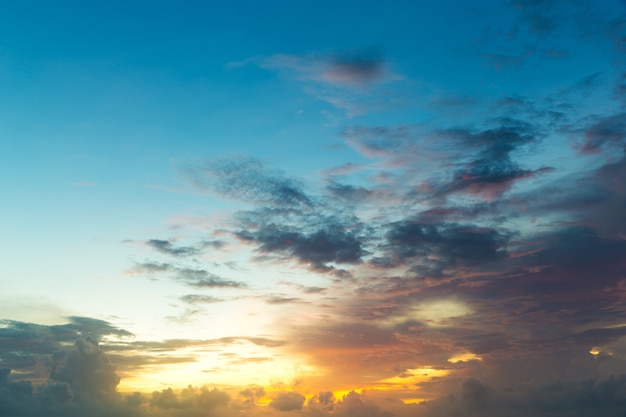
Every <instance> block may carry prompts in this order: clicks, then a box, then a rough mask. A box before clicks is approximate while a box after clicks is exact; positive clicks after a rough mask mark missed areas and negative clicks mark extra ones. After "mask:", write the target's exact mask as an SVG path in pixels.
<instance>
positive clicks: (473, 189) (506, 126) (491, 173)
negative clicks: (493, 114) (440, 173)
mask: <svg viewBox="0 0 626 417" xmlns="http://www.w3.org/2000/svg"><path fill="white" fill-rule="evenodd" d="M500 124H501V126H499V127H498V128H495V129H487V130H479V131H470V130H466V129H452V130H448V131H445V132H442V134H443V135H444V136H446V137H449V138H451V139H452V140H454V141H455V142H457V143H458V144H459V145H461V146H462V147H464V148H466V149H469V150H472V149H473V150H475V151H476V153H475V154H474V157H473V158H471V159H470V160H469V161H467V162H464V163H461V165H462V168H461V169H456V170H455V172H454V174H453V177H452V179H451V180H450V181H449V182H447V183H444V184H441V185H438V187H437V188H436V190H437V191H435V193H441V194H452V193H455V192H465V193H469V194H475V195H479V196H482V197H483V198H485V199H487V200H493V199H495V198H497V197H500V196H501V195H502V194H503V193H504V192H505V191H508V190H509V189H510V188H511V186H512V184H513V183H514V182H515V181H518V180H520V179H524V178H529V177H532V176H535V175H538V174H542V173H545V172H549V171H550V170H551V168H548V167H540V168H537V169H534V170H530V169H522V168H520V167H519V165H518V164H517V163H516V162H514V160H513V159H512V155H511V154H512V153H513V152H515V151H517V150H518V149H520V148H521V147H523V146H526V145H528V144H531V143H533V142H535V141H536V140H537V139H536V136H537V135H538V133H537V132H536V131H534V128H533V127H532V126H530V125H529V124H528V123H526V122H521V121H517V120H511V119H501V120H500Z"/></svg>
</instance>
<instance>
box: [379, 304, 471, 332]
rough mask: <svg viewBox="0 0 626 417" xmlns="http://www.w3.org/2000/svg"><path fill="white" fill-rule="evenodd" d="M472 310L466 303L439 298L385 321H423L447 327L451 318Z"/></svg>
mask: <svg viewBox="0 0 626 417" xmlns="http://www.w3.org/2000/svg"><path fill="white" fill-rule="evenodd" d="M471 313H472V310H471V309H470V308H469V307H467V306H466V305H465V304H463V303H461V302H459V301H455V300H437V301H428V302H425V303H419V304H416V305H414V306H413V308H411V309H410V310H409V311H408V312H407V313H406V314H404V315H401V316H395V317H391V318H389V319H387V320H386V321H385V323H386V324H388V325H397V324H401V323H406V322H407V321H412V320H417V321H421V322H423V323H425V324H427V325H429V326H431V327H446V326H450V325H451V324H452V323H451V322H450V320H452V319H456V318H459V317H463V316H466V315H468V314H471Z"/></svg>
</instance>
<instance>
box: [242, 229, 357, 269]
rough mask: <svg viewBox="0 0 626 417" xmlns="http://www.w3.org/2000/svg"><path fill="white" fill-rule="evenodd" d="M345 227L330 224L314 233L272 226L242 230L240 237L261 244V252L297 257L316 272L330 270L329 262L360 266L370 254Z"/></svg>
mask: <svg viewBox="0 0 626 417" xmlns="http://www.w3.org/2000/svg"><path fill="white" fill-rule="evenodd" d="M342 229H343V225H341V224H335V225H333V224H328V225H327V226H326V227H324V228H323V229H319V230H314V231H311V232H307V231H303V230H301V229H298V228H296V227H290V226H285V225H276V224H268V225H263V226H260V227H259V229H257V230H254V231H240V232H238V233H237V236H238V237H239V238H240V239H242V240H244V241H249V242H254V243H256V244H258V248H257V250H258V251H259V252H261V253H277V254H282V255H286V256H289V257H294V258H296V259H297V260H298V261H300V262H301V263H303V264H306V265H310V266H311V267H312V268H313V269H316V270H320V271H326V270H330V269H331V267H330V266H329V265H328V264H329V263H337V264H357V263H360V262H361V259H362V257H363V256H364V255H365V254H366V252H365V250H364V249H363V248H362V245H361V241H360V239H359V237H358V236H357V235H355V234H354V233H352V232H350V231H348V230H342Z"/></svg>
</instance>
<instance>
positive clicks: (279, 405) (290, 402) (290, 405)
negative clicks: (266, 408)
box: [270, 391, 305, 411]
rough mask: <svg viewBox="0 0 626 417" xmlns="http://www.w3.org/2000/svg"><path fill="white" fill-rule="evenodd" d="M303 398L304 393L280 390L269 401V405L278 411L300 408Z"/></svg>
mask: <svg viewBox="0 0 626 417" xmlns="http://www.w3.org/2000/svg"><path fill="white" fill-rule="evenodd" d="M304 399H305V398H304V395H302V394H299V393H297V392H292V391H289V392H281V393H279V394H278V395H277V396H276V397H275V398H274V399H273V400H272V401H271V402H270V407H272V408H274V409H276V410H278V411H294V410H301V409H302V405H303V404H304Z"/></svg>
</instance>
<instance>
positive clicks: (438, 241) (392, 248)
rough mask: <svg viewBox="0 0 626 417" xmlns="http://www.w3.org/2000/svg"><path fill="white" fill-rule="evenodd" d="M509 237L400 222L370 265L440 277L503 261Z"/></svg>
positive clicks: (391, 228) (464, 228) (451, 226)
mask: <svg viewBox="0 0 626 417" xmlns="http://www.w3.org/2000/svg"><path fill="white" fill-rule="evenodd" d="M510 238H511V236H510V233H506V232H502V231H499V230H496V229H490V228H480V227H476V226H471V225H459V224H445V223H424V222H419V221H402V222H397V223H392V224H390V225H389V229H388V232H387V234H386V243H385V244H384V246H383V250H384V251H385V253H386V254H387V255H386V256H385V257H382V258H380V257H379V258H374V259H373V264H374V265H378V266H393V265H398V264H406V263H409V264H413V265H414V266H413V270H414V271H420V272H423V273H428V274H434V275H439V274H441V273H442V271H443V270H444V269H446V268H454V267H457V266H476V265H481V264H485V263H488V262H493V261H497V260H500V259H504V258H505V257H506V256H507V250H506V247H507V243H508V241H509V240H510Z"/></svg>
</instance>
